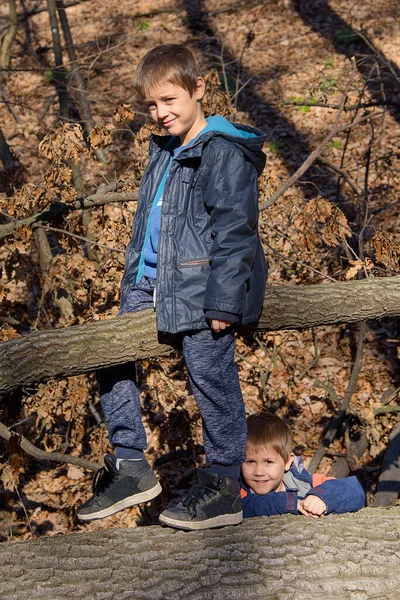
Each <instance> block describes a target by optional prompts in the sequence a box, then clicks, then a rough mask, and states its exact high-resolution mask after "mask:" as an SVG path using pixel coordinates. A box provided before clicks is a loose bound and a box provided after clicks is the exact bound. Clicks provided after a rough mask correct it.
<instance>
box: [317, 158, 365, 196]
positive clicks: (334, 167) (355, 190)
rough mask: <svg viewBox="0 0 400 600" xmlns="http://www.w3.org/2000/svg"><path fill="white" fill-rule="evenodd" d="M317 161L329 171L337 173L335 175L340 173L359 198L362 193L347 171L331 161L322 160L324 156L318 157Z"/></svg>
mask: <svg viewBox="0 0 400 600" xmlns="http://www.w3.org/2000/svg"><path fill="white" fill-rule="evenodd" d="M317 161H318V162H320V163H321V164H323V165H325V166H326V167H328V169H332V171H335V173H338V174H339V175H340V176H341V177H342V178H343V179H344V180H345V182H346V183H347V184H348V185H349V187H350V188H351V189H352V190H353V192H354V193H355V194H357V196H359V194H360V193H361V192H360V190H359V189H358V187H357V186H356V185H355V184H354V183H353V182H352V180H351V179H350V176H349V174H348V173H347V171H344V170H343V169H341V168H340V167H338V166H337V165H335V164H333V163H331V162H330V161H329V160H326V158H322V156H318V157H317Z"/></svg>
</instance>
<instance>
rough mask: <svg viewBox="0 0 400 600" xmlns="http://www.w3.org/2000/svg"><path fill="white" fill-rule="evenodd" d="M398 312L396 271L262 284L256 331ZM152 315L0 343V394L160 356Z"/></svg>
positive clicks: (164, 351) (399, 288) (162, 347)
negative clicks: (316, 281) (325, 280)
mask: <svg viewBox="0 0 400 600" xmlns="http://www.w3.org/2000/svg"><path fill="white" fill-rule="evenodd" d="M395 315H400V276H396V277H388V278H382V279H366V280H361V281H349V282H338V283H326V284H320V285H310V286H294V285H279V286H272V285H270V286H268V287H267V292H266V296H265V303H264V309H263V313H262V315H261V319H260V322H259V324H258V329H259V330H264V331H277V330H280V329H303V328H306V327H315V326H318V325H328V324H340V323H355V322H359V321H365V320H367V319H380V318H383V317H393V316H395ZM171 351H172V348H171V347H170V346H169V345H167V344H159V342H158V338H157V332H156V322H155V314H154V312H153V311H151V310H150V311H143V312H140V313H135V314H133V315H127V316H124V317H120V318H116V319H109V320H107V321H98V322H96V323H88V324H86V325H80V326H74V327H68V328H66V329H52V330H46V331H40V332H35V333H31V334H29V335H26V336H23V337H22V338H19V339H16V340H11V341H9V342H5V343H3V344H1V345H0V393H6V392H10V391H12V390H13V389H15V388H17V387H19V386H21V385H28V384H32V383H36V382H39V381H45V380H47V379H50V378H54V377H66V376H69V375H77V374H79V373H86V372H88V371H93V370H95V369H100V368H104V367H108V366H111V365H115V364H120V363H124V362H129V361H134V360H140V359H144V358H153V357H156V356H163V355H164V356H165V355H166V354H168V353H170V352H171Z"/></svg>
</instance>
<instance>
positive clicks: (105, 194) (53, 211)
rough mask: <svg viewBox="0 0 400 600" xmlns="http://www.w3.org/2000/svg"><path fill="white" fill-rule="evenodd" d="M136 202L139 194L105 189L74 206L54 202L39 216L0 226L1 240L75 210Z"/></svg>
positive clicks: (78, 201)
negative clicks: (24, 227) (22, 228)
mask: <svg viewBox="0 0 400 600" xmlns="http://www.w3.org/2000/svg"><path fill="white" fill-rule="evenodd" d="M112 187H113V188H114V187H115V186H114V185H113V186H112ZM136 200H137V192H110V191H108V188H106V189H103V188H101V187H100V188H99V189H98V190H97V192H96V193H95V194H92V195H91V196H86V197H85V198H79V199H78V200H77V201H76V202H74V204H65V203H64V202H54V203H53V204H52V205H51V206H50V208H48V209H46V210H44V211H42V212H40V213H38V214H37V215H32V216H30V217H26V219H20V220H19V221H12V222H11V223H6V224H5V225H0V240H2V239H3V238H5V237H7V236H8V235H12V233H13V231H14V229H17V228H18V227H23V226H24V225H27V226H31V225H33V224H34V223H51V222H52V221H53V220H54V219H56V218H57V217H59V216H60V214H62V215H67V214H69V213H70V212H72V211H74V210H88V209H90V208H95V207H97V206H103V205H104V204H109V203H111V202H132V201H136Z"/></svg>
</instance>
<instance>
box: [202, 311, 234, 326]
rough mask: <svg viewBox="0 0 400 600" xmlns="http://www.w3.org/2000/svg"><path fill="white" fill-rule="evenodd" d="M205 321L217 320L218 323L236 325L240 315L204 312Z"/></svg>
mask: <svg viewBox="0 0 400 600" xmlns="http://www.w3.org/2000/svg"><path fill="white" fill-rule="evenodd" d="M204 314H205V316H206V319H210V321H211V319H218V321H228V322H229V323H238V322H239V321H240V315H238V314H235V313H229V312H223V311H221V310H208V309H205V310H204Z"/></svg>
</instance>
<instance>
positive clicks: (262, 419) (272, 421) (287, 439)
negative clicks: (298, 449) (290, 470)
mask: <svg viewBox="0 0 400 600" xmlns="http://www.w3.org/2000/svg"><path fill="white" fill-rule="evenodd" d="M247 429H248V431H247V445H248V446H250V447H252V448H260V447H264V448H273V449H274V450H276V452H277V453H278V454H279V455H280V456H281V457H282V458H283V460H284V461H285V462H287V461H288V460H289V457H290V454H291V452H292V433H291V431H290V428H289V426H288V425H286V423H285V422H284V421H283V420H282V419H281V418H280V417H278V416H277V415H274V414H273V413H267V412H265V413H259V414H256V415H250V416H249V417H248V418H247Z"/></svg>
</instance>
